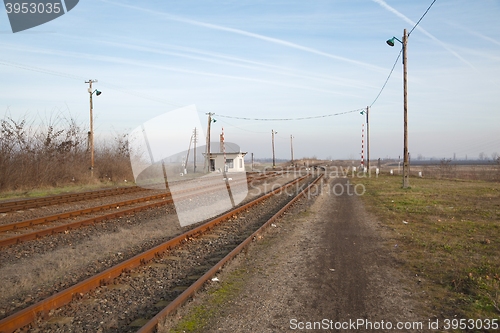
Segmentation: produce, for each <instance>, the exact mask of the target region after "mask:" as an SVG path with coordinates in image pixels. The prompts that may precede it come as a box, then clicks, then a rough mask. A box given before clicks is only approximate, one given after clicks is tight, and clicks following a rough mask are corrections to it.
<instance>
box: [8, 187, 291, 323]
mask: <svg viewBox="0 0 500 333" xmlns="http://www.w3.org/2000/svg"><path fill="white" fill-rule="evenodd" d="M280 191H281V190H280V189H278V190H276V191H275V192H280ZM288 192H290V191H288ZM288 192H287V194H288ZM267 197H269V195H268V196H267ZM289 200H290V198H289V196H288V195H279V196H272V197H271V198H270V199H269V200H266V201H265V202H261V203H257V202H255V201H253V202H251V203H248V204H247V205H244V206H243V208H241V212H239V213H235V212H230V213H227V214H224V215H223V216H221V217H220V218H218V219H216V220H213V221H211V222H208V223H206V224H203V225H201V226H200V227H197V228H195V229H193V230H191V231H190V232H188V233H186V234H183V235H181V236H178V237H176V238H174V239H172V240H171V241H170V242H167V243H165V244H162V245H160V246H157V247H156V248H153V249H151V250H149V251H147V252H146V253H145V254H143V255H137V256H136V257H134V258H131V259H129V260H126V261H125V262H123V263H122V264H121V265H120V267H116V266H115V267H112V268H110V269H108V270H106V271H104V272H102V273H100V274H98V276H97V277H94V278H90V279H88V280H86V281H83V282H80V283H78V284H77V285H74V286H73V287H71V288H69V289H68V290H67V291H66V292H60V293H58V294H55V295H53V296H52V297H50V298H49V299H48V302H46V303H45V305H40V304H41V303H37V304H34V305H32V306H30V307H28V308H26V309H25V310H22V311H20V312H19V313H17V314H14V315H12V316H10V317H8V318H5V319H3V320H2V321H0V331H2V330H5V331H11V330H12V329H14V328H15V327H20V326H23V325H26V324H27V323H29V322H31V321H33V320H34V319H35V317H36V314H37V313H43V314H44V316H48V315H49V314H50V315H52V316H51V319H50V320H49V321H48V322H43V323H42V322H39V325H40V326H39V327H40V329H41V330H43V331H47V330H49V331H50V330H53V331H58V330H59V329H60V328H59V325H63V324H64V323H66V324H67V325H70V326H72V330H73V331H102V330H105V331H110V332H111V331H114V332H122V331H131V330H134V329H135V328H133V327H134V325H136V324H137V322H136V323H134V324H132V323H133V321H134V320H136V319H138V318H139V319H140V318H141V317H142V318H151V317H152V315H154V314H155V313H156V312H158V307H162V306H163V305H164V303H165V302H166V301H169V300H171V299H173V298H174V297H175V296H176V295H177V294H179V293H180V291H182V290H183V289H185V288H186V286H187V285H188V284H189V283H188V282H189V281H190V280H192V279H194V278H196V277H198V276H199V275H201V274H202V273H203V271H204V270H205V271H206V270H207V269H208V267H203V266H204V265H206V263H207V262H210V261H212V262H215V261H218V259H220V258H221V256H224V255H225V254H227V253H228V252H229V251H230V250H231V249H232V248H234V247H236V246H237V244H238V242H239V241H240V240H241V237H242V235H244V234H251V233H252V232H253V231H254V230H255V229H256V228H257V227H258V226H260V225H261V224H262V222H261V221H262V218H263V217H265V218H266V219H267V218H268V217H269V215H270V214H271V215H272V213H271V211H273V210H274V212H275V211H276V210H277V209H276V208H275V207H276V205H278V204H277V203H276V201H279V202H281V204H280V206H282V205H283V204H284V203H285V202H288V201H289ZM253 205H256V206H253ZM250 206H253V207H250ZM228 219H229V221H230V222H229V223H226V224H224V226H220V227H215V225H216V224H218V223H220V222H221V221H223V220H228ZM207 230H211V236H210V235H209V236H205V237H204V238H201V240H194V239H193V238H194V237H196V236H197V235H198V234H199V233H201V232H202V231H207ZM180 244H182V248H181V249H174V250H170V251H169V249H170V248H172V247H173V246H174V245H179V246H180ZM164 251H167V252H168V253H167V255H166V256H165V255H163V256H160V254H161V253H162V252H164ZM214 258H215V259H214ZM152 259H154V261H157V262H155V263H153V264H149V265H146V266H144V264H145V263H147V262H149V261H150V260H152ZM140 264H143V266H142V267H139V268H136V269H135V271H133V268H134V267H137V266H139V265H140ZM120 274H121V275H120ZM117 276H119V278H118V279H115V277H117ZM151 279H152V280H151ZM101 285H104V286H102V287H99V288H98V289H96V290H95V291H94V292H91V294H89V295H85V294H84V293H85V292H87V291H88V290H92V289H94V288H96V287H98V286H101ZM161 291H163V294H162V293H161ZM63 293H64V294H66V295H65V296H64V295H63ZM99 295H103V297H104V298H97V296H99ZM75 297H76V298H81V297H83V299H82V300H80V301H78V302H76V303H75V302H72V303H71V304H70V305H68V306H66V307H63V308H62V309H61V310H57V311H53V310H51V309H52V308H53V307H52V306H55V307H59V306H61V305H63V304H65V303H67V302H69V301H71V299H73V298H75ZM158 297H159V298H158ZM47 304H50V305H47ZM26 318H28V319H26ZM37 318H38V319H37V320H40V317H37ZM140 322H141V320H139V323H140ZM51 323H56V324H51ZM130 324H132V326H130ZM36 326H38V325H36ZM65 329H67V327H66V328H65ZM36 330H37V329H34V331H36Z"/></svg>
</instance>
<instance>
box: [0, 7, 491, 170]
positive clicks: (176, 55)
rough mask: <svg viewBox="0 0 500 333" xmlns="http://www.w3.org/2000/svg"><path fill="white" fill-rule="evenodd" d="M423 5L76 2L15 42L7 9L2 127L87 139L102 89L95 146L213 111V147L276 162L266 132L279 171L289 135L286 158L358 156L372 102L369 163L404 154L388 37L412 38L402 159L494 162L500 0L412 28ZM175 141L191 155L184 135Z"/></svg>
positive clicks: (444, 11)
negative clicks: (61, 125)
mask: <svg viewBox="0 0 500 333" xmlns="http://www.w3.org/2000/svg"><path fill="white" fill-rule="evenodd" d="M431 2H432V1H431V0H425V1H423V0H418V1H417V0H412V1H403V0H329V1H326V0H311V1H303V0H301V1H295V0H286V1H285V0H266V1H257V0H237V1H220V0H218V1H213V0H208V1H199V0H198V1H194V0H184V1H152V0H145V1H129V0H120V1H118V0H85V1H80V2H79V3H78V5H77V6H76V7H74V8H73V9H72V10H71V11H69V12H67V13H66V14H65V15H63V16H61V17H59V18H57V19H55V20H53V21H50V22H47V23H45V24H43V25H40V26H38V27H34V28H32V29H29V30H25V31H22V32H18V33H12V30H11V28H10V25H9V20H8V17H7V14H6V12H5V11H3V12H1V13H0V73H1V77H2V80H1V81H0V115H1V116H2V117H12V118H13V119H20V118H23V117H28V118H30V119H36V121H39V120H40V121H43V119H48V118H50V117H51V116H52V117H54V116H56V117H71V118H75V119H76V120H77V122H78V123H79V124H81V125H82V126H83V127H88V126H89V93H88V91H87V89H88V84H86V83H85V81H88V80H89V79H92V80H98V82H96V83H94V85H93V88H94V89H98V90H100V91H102V94H101V95H100V96H96V95H94V97H93V101H94V117H95V118H94V130H95V137H96V141H99V140H101V141H102V140H108V139H109V138H110V137H112V136H113V135H116V133H131V132H133V131H134V130H135V129H137V128H140V127H141V126H142V125H143V124H145V123H148V121H149V122H150V123H151V122H154V119H165V118H162V117H161V116H162V115H164V114H166V113H168V112H172V111H175V110H178V109H182V108H185V107H190V108H195V110H196V111H195V112H196V113H197V114H198V117H199V121H197V122H196V123H197V124H201V125H197V126H202V129H201V131H202V133H206V130H207V115H206V114H207V113H214V115H213V118H214V119H216V122H214V123H212V129H211V135H212V141H216V139H215V138H218V137H219V134H220V133H221V131H222V128H224V137H225V140H226V141H229V142H234V143H236V144H238V145H239V146H240V147H241V150H242V151H246V152H248V153H254V155H255V158H270V157H271V156H272V131H275V132H276V135H275V151H276V157H277V158H279V159H290V158H291V140H290V139H291V136H293V150H294V157H295V158H300V157H318V158H333V159H359V158H360V154H361V144H362V133H363V132H362V131H363V128H364V126H366V125H363V124H364V123H365V120H366V118H365V116H364V115H361V114H360V111H361V110H363V109H366V108H367V107H368V106H369V107H370V113H369V114H370V119H369V120H370V121H369V125H370V138H369V141H370V157H371V159H372V160H374V159H377V158H382V159H384V158H398V157H399V156H401V155H402V153H403V65H402V61H401V58H399V59H398V56H399V54H400V51H401V48H402V45H401V44H400V43H399V42H397V41H396V42H395V46H394V47H390V46H388V45H387V44H386V40H387V39H389V38H391V37H393V36H395V37H397V38H398V39H399V40H402V36H403V30H404V29H407V30H408V31H410V30H412V29H413V30H412V32H411V34H410V36H409V38H408V46H407V54H408V60H407V67H408V133H409V134H408V137H409V146H408V147H409V152H410V154H411V156H412V159H413V158H415V157H421V158H431V157H433V158H439V159H440V158H453V157H454V156H455V157H456V158H457V159H461V158H466V157H467V158H469V159H472V158H476V157H478V155H479V154H480V153H483V154H485V155H486V156H489V157H490V158H491V156H492V155H493V154H495V153H500V134H499V133H500V131H499V124H500V21H499V20H498V17H499V16H500V1H498V0H481V1H465V0H437V1H436V2H435V3H434V4H433V6H432V7H431V8H430V10H429V11H428V12H427V14H426V15H425V16H424V17H423V18H422V20H421V21H420V23H419V24H418V25H417V26H416V27H415V25H416V23H417V21H418V20H419V19H420V18H421V17H422V15H423V14H424V13H425V11H426V10H427V9H428V8H429V6H430V5H431ZM414 27H415V28H414ZM393 66H394V70H393V71H391V70H392V68H393ZM390 73H391V74H390ZM387 79H388V80H387ZM386 80H387V84H386V85H385V86H384V83H385V82H386ZM379 94H380V95H379ZM377 96H378V97H377ZM167 118H168V117H167ZM304 118H309V119H304ZM273 119H281V120H273ZM176 121H180V122H182V121H183V120H182V119H177V118H176ZM183 125H185V126H186V127H187V128H190V127H189V124H188V125H186V124H183ZM180 127H184V126H180ZM193 127H194V126H193ZM365 135H366V132H365ZM177 141H178V142H176V144H177V145H178V146H179V147H183V149H187V147H188V145H189V142H185V143H184V142H180V141H189V139H187V140H185V139H184V138H183V139H182V140H177ZM200 141H204V140H200ZM365 141H366V139H365ZM167 144H169V143H167ZM199 144H200V143H199ZM179 149H180V148H179ZM365 150H366V148H365ZM365 154H366V152H365Z"/></svg>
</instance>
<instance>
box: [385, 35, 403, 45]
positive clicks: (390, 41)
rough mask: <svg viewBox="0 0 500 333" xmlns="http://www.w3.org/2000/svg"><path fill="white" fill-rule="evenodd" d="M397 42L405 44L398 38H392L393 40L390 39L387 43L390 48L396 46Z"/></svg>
mask: <svg viewBox="0 0 500 333" xmlns="http://www.w3.org/2000/svg"><path fill="white" fill-rule="evenodd" d="M395 40H397V41H398V42H400V43H401V44H403V42H402V41H400V40H399V39H397V38H396V37H392V38H391V39H388V40H386V41H385V42H386V43H387V45H389V46H394V41H395Z"/></svg>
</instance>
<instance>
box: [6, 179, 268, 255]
mask: <svg viewBox="0 0 500 333" xmlns="http://www.w3.org/2000/svg"><path fill="white" fill-rule="evenodd" d="M268 177H273V176H261V177H259V178H257V179H247V180H246V182H247V183H248V182H250V181H254V180H262V179H265V178H268ZM238 183H240V182H235V183H233V184H238ZM220 185H221V184H220V183H219V184H216V185H215V186H214V185H213V184H212V185H205V186H202V187H197V188H190V189H185V190H183V191H178V192H177V193H189V192H194V191H199V190H200V189H210V188H213V187H216V186H217V187H220ZM206 192H207V191H203V192H199V193H197V194H196V195H202V194H205V193H206ZM153 197H155V198H153ZM161 197H165V198H167V197H168V198H167V199H164V200H161V201H158V202H154V203H150V204H147V205H142V206H139V207H134V208H129V209H125V210H121V211H119V212H114V213H109V214H105V215H101V216H97V217H91V218H88V219H84V220H80V221H75V222H71V223H65V224H64V225H60V226H55V227H50V228H45V229H42V230H37V231H33V232H30V233H25V234H20V235H16V236H12V237H8V238H4V239H0V247H5V246H10V245H14V244H18V243H22V242H27V241H30V240H35V239H38V238H40V237H43V236H46V235H53V234H57V233H62V232H65V231H68V230H72V229H76V228H79V227H80V226H85V225H92V224H95V223H98V222H102V221H107V220H110V219H114V218H117V217H121V216H124V215H129V214H133V213H137V212H140V211H143V210H146V209H149V208H156V207H161V206H164V205H167V204H171V203H173V202H174V201H173V199H172V198H171V193H170V192H166V193H164V194H159V195H154V196H151V197H147V199H149V198H153V199H151V200H155V199H158V198H161ZM191 197H192V196H191V195H189V196H182V197H179V198H177V200H185V199H189V198H191ZM135 200H137V199H134V200H129V201H135ZM142 201H148V200H142ZM138 202H141V201H137V202H132V203H130V202H120V203H113V204H110V205H104V206H99V207H93V208H86V209H83V210H77V211H73V212H66V213H61V214H57V215H51V216H46V217H42V218H39V219H33V220H27V221H21V222H16V223H10V224H5V225H0V232H1V231H6V230H15V229H17V227H18V228H24V227H29V226H33V225H36V224H42V223H47V222H53V221H57V220H60V219H63V218H69V217H75V216H79V215H83V214H88V213H92V212H97V211H102V210H104V209H109V208H112V207H116V206H126V205H130V204H133V203H138ZM82 211H83V212H84V213H80V212H82Z"/></svg>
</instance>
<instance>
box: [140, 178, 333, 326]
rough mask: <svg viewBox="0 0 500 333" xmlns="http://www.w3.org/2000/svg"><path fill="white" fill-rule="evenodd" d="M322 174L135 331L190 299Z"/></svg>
mask: <svg viewBox="0 0 500 333" xmlns="http://www.w3.org/2000/svg"><path fill="white" fill-rule="evenodd" d="M321 177H323V174H321V175H319V176H318V177H317V178H316V179H315V180H314V181H313V182H312V183H311V184H309V186H307V188H305V189H304V190H302V191H301V192H300V193H299V194H297V195H296V196H295V197H294V198H293V199H292V200H291V201H290V202H288V203H287V204H286V205H285V206H284V207H283V208H281V209H280V210H279V211H278V212H277V213H276V214H274V215H273V216H272V217H271V218H270V219H269V220H268V221H267V222H266V223H264V224H263V225H262V226H261V227H260V228H259V229H257V231H255V232H254V233H253V234H251V235H250V236H249V237H248V238H246V239H245V240H244V241H243V242H242V243H241V244H240V245H238V246H237V247H236V248H234V249H233V250H232V251H231V252H230V253H229V254H228V255H226V256H225V257H224V258H222V259H221V260H220V261H219V262H218V263H217V264H215V266H213V267H212V268H211V269H210V270H209V271H208V272H206V273H205V274H203V276H201V277H200V278H199V279H198V280H196V281H195V282H194V283H193V284H192V285H191V286H189V287H188V288H187V289H186V290H184V292H183V293H182V294H180V295H179V296H177V297H176V298H175V299H174V300H173V301H172V302H170V304H169V305H167V307H165V308H164V309H163V310H162V311H160V312H159V313H158V314H157V315H156V316H154V317H153V318H152V319H151V320H150V321H148V322H147V323H146V324H145V325H144V326H143V327H141V329H139V330H138V331H137V333H150V332H153V331H154V329H155V328H156V326H157V325H158V322H159V321H160V320H162V319H163V318H165V317H166V316H168V315H169V314H170V313H172V312H173V311H175V310H176V309H177V308H179V307H180V306H182V305H183V304H184V303H185V302H186V301H187V300H188V299H190V298H191V297H192V296H193V295H194V294H195V293H196V292H197V291H198V290H199V289H201V288H202V287H203V285H204V284H205V282H207V281H208V280H209V279H211V278H212V277H213V276H214V275H215V274H216V273H217V272H218V271H219V270H220V269H221V268H222V267H223V266H224V265H225V264H226V263H227V262H228V261H230V260H231V259H233V258H234V257H236V256H237V255H238V254H239V253H240V252H241V251H242V250H243V249H245V248H246V247H247V246H248V245H249V244H250V243H251V242H252V241H253V239H254V238H255V237H257V236H258V235H260V234H261V233H262V232H263V231H264V230H265V229H266V228H267V227H269V225H271V223H273V222H274V221H276V220H277V219H278V218H279V217H280V216H281V215H283V213H284V212H285V211H286V210H287V209H288V208H289V207H290V206H291V205H293V204H294V203H295V201H297V200H298V199H299V198H300V196H301V195H302V194H304V195H305V193H306V192H307V191H309V189H310V188H311V187H312V186H313V185H314V184H316V183H317V182H318V181H319V180H320V179H321Z"/></svg>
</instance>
